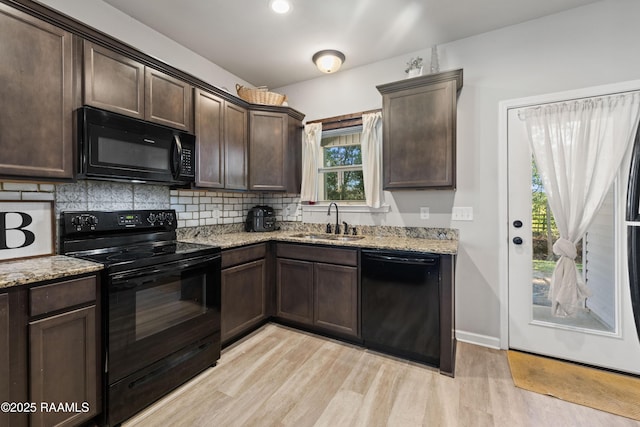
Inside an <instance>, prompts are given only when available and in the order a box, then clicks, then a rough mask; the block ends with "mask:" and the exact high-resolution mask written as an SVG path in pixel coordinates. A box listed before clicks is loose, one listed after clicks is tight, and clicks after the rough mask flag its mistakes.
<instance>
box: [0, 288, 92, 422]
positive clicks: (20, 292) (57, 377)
mask: <svg viewBox="0 0 640 427" xmlns="http://www.w3.org/2000/svg"><path fill="white" fill-rule="evenodd" d="M98 294H99V283H98V280H97V278H96V276H85V277H79V278H72V279H64V280H60V281H54V282H47V283H43V284H35V285H32V286H31V287H26V286H24V287H15V288H11V289H10V290H8V291H7V292H6V293H3V294H0V402H13V403H15V404H16V405H22V406H16V407H15V410H13V411H9V412H2V411H0V426H2V427H4V426H8V427H26V426H28V425H31V426H54V425H55V426H76V425H80V424H83V423H85V422H87V421H89V420H91V419H92V418H94V417H95V416H96V415H97V414H99V413H100V412H101V410H102V409H101V395H100V385H101V375H100V368H99V367H100V365H101V363H100V322H98V321H97V319H99V317H100V316H99V314H98V312H99V305H98V304H97V303H98V301H97V299H96V295H98ZM25 404H27V405H30V406H29V407H25V406H24V405H25ZM10 409H11V408H10Z"/></svg>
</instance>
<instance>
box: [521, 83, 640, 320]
mask: <svg viewBox="0 0 640 427" xmlns="http://www.w3.org/2000/svg"><path fill="white" fill-rule="evenodd" d="M520 118H521V119H523V120H524V121H525V122H526V127H527V132H528V136H529V143H530V146H531V150H532V152H533V156H534V160H535V162H536V165H537V167H538V172H539V173H540V177H541V179H542V183H543V185H544V188H545V191H546V194H547V198H548V201H549V206H550V207H551V211H552V213H553V217H554V218H555V221H556V225H557V227H558V231H559V234H560V238H559V239H558V240H557V241H556V242H555V243H554V245H553V252H554V253H555V254H556V255H558V256H559V257H560V258H559V259H558V262H557V263H556V266H555V269H554V272H553V276H552V277H551V286H550V290H549V298H550V299H551V305H552V307H551V309H552V313H553V315H555V316H572V315H574V314H575V313H576V311H577V310H578V309H579V308H580V307H583V306H584V301H585V299H586V298H587V297H588V296H589V289H588V288H587V286H586V285H585V283H584V282H583V280H582V278H581V275H580V274H579V272H578V270H577V267H576V263H575V258H576V256H577V253H576V244H577V243H578V242H579V241H580V239H582V237H583V236H584V234H585V233H586V231H587V229H588V228H589V225H590V224H591V221H592V220H593V218H594V216H595V214H596V213H597V212H598V209H599V208H600V206H601V205H602V202H603V200H604V197H605V195H606V193H607V191H608V190H609V188H610V187H611V185H612V183H613V181H614V180H615V177H616V175H617V174H618V172H619V169H620V166H621V164H622V162H623V159H624V158H625V156H626V155H627V154H628V152H629V151H630V150H631V148H632V145H633V144H632V143H633V140H634V137H635V133H636V131H637V128H638V121H639V120H640V92H630V93H624V94H615V95H609V96H603V97H597V98H588V99H580V100H573V101H567V102H561V103H553V104H547V105H541V106H535V107H530V108H526V109H523V110H521V111H520Z"/></svg>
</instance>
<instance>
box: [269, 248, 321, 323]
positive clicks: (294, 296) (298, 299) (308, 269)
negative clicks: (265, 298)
mask: <svg viewBox="0 0 640 427" xmlns="http://www.w3.org/2000/svg"><path fill="white" fill-rule="evenodd" d="M277 263H278V264H277V275H278V276H277V279H276V283H277V288H276V292H277V303H276V307H277V308H276V314H277V315H278V317H281V318H283V319H288V320H293V321H294V322H299V323H304V324H306V325H312V324H313V263H312V262H308V261H298V260H292V259H282V258H278V261H277Z"/></svg>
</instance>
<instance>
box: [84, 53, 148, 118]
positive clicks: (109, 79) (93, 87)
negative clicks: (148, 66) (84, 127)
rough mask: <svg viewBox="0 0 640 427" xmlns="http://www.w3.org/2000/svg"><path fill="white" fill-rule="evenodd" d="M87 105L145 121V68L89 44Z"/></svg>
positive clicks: (86, 62)
mask: <svg viewBox="0 0 640 427" xmlns="http://www.w3.org/2000/svg"><path fill="white" fill-rule="evenodd" d="M84 103H85V104H87V105H92V106H94V107H97V108H103V109H105V110H109V111H113V112H116V113H120V114H125V115H127V116H131V117H136V118H139V119H144V65H142V64H141V63H139V62H136V61H134V60H133V59H130V58H127V57H126V56H123V55H120V54H117V53H115V52H113V51H111V50H109V49H106V48H104V47H101V46H97V45H95V44H93V43H89V42H86V41H85V42H84Z"/></svg>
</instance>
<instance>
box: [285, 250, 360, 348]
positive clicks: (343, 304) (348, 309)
mask: <svg viewBox="0 0 640 427" xmlns="http://www.w3.org/2000/svg"><path fill="white" fill-rule="evenodd" d="M277 254H278V258H277V279H276V289H277V313H276V314H277V316H278V317H279V318H281V319H284V320H291V321H294V322H297V323H300V324H304V325H308V326H312V327H313V328H314V329H321V330H322V331H325V332H330V333H332V332H333V333H338V334H340V335H346V336H350V337H359V335H360V330H359V327H358V318H359V316H358V313H359V307H360V304H359V299H360V298H359V293H358V289H359V288H358V268H357V251H355V250H350V249H340V248H323V247H313V246H305V245H293V244H278V246H277Z"/></svg>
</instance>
